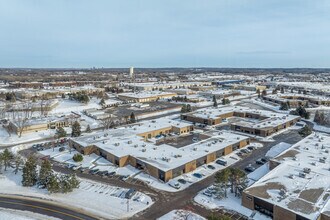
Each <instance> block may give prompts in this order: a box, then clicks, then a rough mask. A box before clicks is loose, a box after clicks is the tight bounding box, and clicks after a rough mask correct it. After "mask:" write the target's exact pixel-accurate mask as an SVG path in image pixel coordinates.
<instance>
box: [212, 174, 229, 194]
mask: <svg viewBox="0 0 330 220" xmlns="http://www.w3.org/2000/svg"><path fill="white" fill-rule="evenodd" d="M229 175H230V170H229V169H228V168H226V169H223V170H221V171H219V172H217V173H216V174H215V183H216V186H217V191H218V194H219V196H220V197H222V193H223V197H225V198H227V183H228V181H229Z"/></svg>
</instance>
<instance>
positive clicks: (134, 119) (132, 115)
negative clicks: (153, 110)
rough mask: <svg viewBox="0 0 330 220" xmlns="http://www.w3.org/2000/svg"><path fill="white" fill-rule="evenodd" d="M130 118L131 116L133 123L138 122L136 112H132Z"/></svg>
mask: <svg viewBox="0 0 330 220" xmlns="http://www.w3.org/2000/svg"><path fill="white" fill-rule="evenodd" d="M130 118H131V123H135V122H136V118H135V114H134V112H132V113H131V116H130Z"/></svg>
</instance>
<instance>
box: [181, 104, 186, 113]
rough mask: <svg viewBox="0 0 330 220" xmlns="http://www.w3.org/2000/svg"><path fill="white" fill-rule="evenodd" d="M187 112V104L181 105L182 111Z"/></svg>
mask: <svg viewBox="0 0 330 220" xmlns="http://www.w3.org/2000/svg"><path fill="white" fill-rule="evenodd" d="M186 112H187V105H183V106H182V107H181V113H186Z"/></svg>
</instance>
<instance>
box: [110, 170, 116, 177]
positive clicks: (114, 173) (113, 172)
mask: <svg viewBox="0 0 330 220" xmlns="http://www.w3.org/2000/svg"><path fill="white" fill-rule="evenodd" d="M114 175H116V172H115V171H112V172H109V173H108V176H114Z"/></svg>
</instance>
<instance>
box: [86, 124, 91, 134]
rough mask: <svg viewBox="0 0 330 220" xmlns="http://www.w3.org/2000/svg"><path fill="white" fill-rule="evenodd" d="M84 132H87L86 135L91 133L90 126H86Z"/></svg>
mask: <svg viewBox="0 0 330 220" xmlns="http://www.w3.org/2000/svg"><path fill="white" fill-rule="evenodd" d="M86 132H87V133H91V132H92V129H91V126H89V125H87V127H86Z"/></svg>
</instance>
